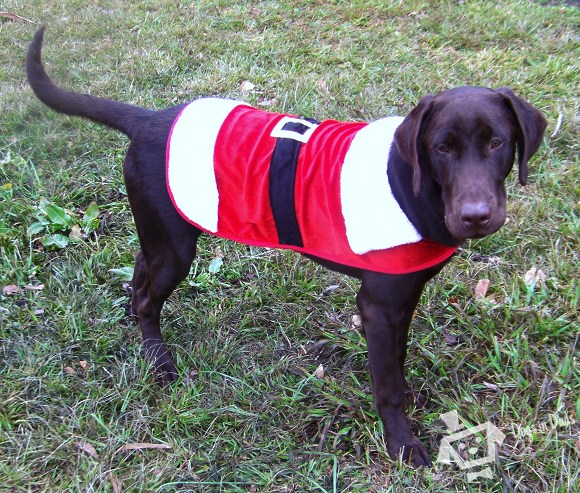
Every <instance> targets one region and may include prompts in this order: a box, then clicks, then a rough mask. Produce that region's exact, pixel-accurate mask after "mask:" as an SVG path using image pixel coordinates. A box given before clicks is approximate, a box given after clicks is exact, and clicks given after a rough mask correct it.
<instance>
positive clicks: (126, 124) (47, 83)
mask: <svg viewBox="0 0 580 493" xmlns="http://www.w3.org/2000/svg"><path fill="white" fill-rule="evenodd" d="M44 30H45V26H43V27H41V28H40V29H39V30H38V31H36V34H35V35H34V39H33V40H32V43H30V46H29V48H28V53H27V55H26V75H27V76H28V83H29V84H30V86H31V87H32V90H33V91H34V94H36V96H37V97H38V99H40V100H41V101H42V102H43V103H44V104H46V105H47V106H48V107H50V108H52V109H53V110H55V111H58V112H59V113H65V114H67V115H76V116H83V117H85V118H88V119H89V120H93V121H95V122H98V123H103V124H105V125H108V126H110V127H113V128H115V129H117V130H120V131H121V132H123V133H124V134H126V135H127V136H129V138H131V137H132V135H133V129H134V128H135V126H136V125H137V123H138V121H139V120H142V119H143V117H147V116H150V115H151V114H153V113H154V111H151V110H148V109H145V108H139V107H137V106H132V105H130V104H126V103H120V102H118V101H112V100H110V99H105V98H99V97H95V96H90V95H88V94H79V93H75V92H70V91H66V90H64V89H61V88H60V87H58V86H56V85H55V84H54V83H53V82H52V80H51V79H50V77H49V76H48V75H47V73H46V71H45V70H44V66H43V65H42V60H41V52H42V39H43V37H44Z"/></svg>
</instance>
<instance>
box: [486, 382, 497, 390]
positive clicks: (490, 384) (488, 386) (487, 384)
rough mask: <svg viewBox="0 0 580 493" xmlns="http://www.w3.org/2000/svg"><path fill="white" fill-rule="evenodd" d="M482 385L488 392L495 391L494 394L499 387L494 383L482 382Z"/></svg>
mask: <svg viewBox="0 0 580 493" xmlns="http://www.w3.org/2000/svg"><path fill="white" fill-rule="evenodd" d="M483 385H485V386H486V387H487V388H488V389H490V390H495V391H496V392H497V391H498V390H499V387H498V386H497V385H496V384H495V383H488V382H483Z"/></svg>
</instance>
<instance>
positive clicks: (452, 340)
mask: <svg viewBox="0 0 580 493" xmlns="http://www.w3.org/2000/svg"><path fill="white" fill-rule="evenodd" d="M443 339H444V340H445V343H446V344H447V345H448V346H455V345H456V344H457V342H458V341H459V337H458V336H456V335H455V334H452V333H451V332H449V331H448V330H447V329H443Z"/></svg>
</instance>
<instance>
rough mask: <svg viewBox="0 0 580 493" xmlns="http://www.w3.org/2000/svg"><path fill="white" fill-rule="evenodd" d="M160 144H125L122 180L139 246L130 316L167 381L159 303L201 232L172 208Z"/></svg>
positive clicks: (171, 372) (171, 369)
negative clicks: (127, 148)
mask: <svg viewBox="0 0 580 493" xmlns="http://www.w3.org/2000/svg"><path fill="white" fill-rule="evenodd" d="M164 156H165V151H164V147H162V146H161V145H155V146H151V145H149V146H148V145H146V144H144V143H140V144H138V145H134V146H132V147H131V148H130V149H129V152H128V154H127V158H126V160H125V169H124V170H125V183H126V186H127V194H128V196H129V202H130V204H131V210H132V212H133V218H134V220H135V225H136V226H137V233H138V234H139V242H140V244H141V250H140V251H139V252H138V253H137V257H136V260H135V270H134V274H133V286H132V288H133V299H132V302H131V308H132V311H133V315H135V316H136V317H137V319H138V320H139V326H140V328H141V334H142V336H143V348H144V351H145V354H146V356H147V357H148V359H149V360H150V361H151V362H152V363H153V366H154V369H155V372H156V374H157V377H158V379H159V380H160V381H161V382H162V383H164V384H166V383H170V382H172V381H174V380H175V379H176V378H177V369H176V367H175V364H174V362H173V360H172V359H171V355H170V353H169V350H168V349H167V346H166V345H165V341H164V340H163V336H162V335H161V328H160V317H161V310H162V308H163V304H164V303H165V301H166V300H167V298H169V296H170V295H171V293H172V292H173V291H174V290H175V288H176V287H177V286H178V285H179V283H180V282H181V281H183V280H184V279H185V277H186V276H187V274H188V273H189V269H190V266H191V263H192V261H193V259H194V257H195V252H196V244H197V239H198V237H199V235H200V234H201V231H200V230H199V229H197V228H196V227H194V226H192V225H191V224H189V223H188V222H187V221H185V220H184V219H183V218H182V217H181V216H180V215H179V214H178V212H177V211H176V210H175V208H174V207H173V204H172V203H171V199H170V197H169V195H168V193H167V189H166V185H165V176H164V166H163V164H162V163H164Z"/></svg>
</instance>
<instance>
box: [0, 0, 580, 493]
mask: <svg viewBox="0 0 580 493" xmlns="http://www.w3.org/2000/svg"><path fill="white" fill-rule="evenodd" d="M0 12H1V13H0V60H2V63H1V64H0V249H1V253H0V286H1V287H2V292H1V294H0V354H1V360H0V491H7V492H8V491H9V492H61V491H62V492H64V491H87V492H91V491H99V492H101V491H103V492H114V493H117V492H121V491H122V492H133V491H144V492H174V491H175V492H186V491H191V492H221V491H223V492H310V491H312V492H315V491H319V492H394V493H399V492H407V491H408V492H455V491H461V492H499V491H505V492H561V493H564V492H571V491H579V490H580V467H579V454H580V374H579V371H578V353H577V351H578V333H579V331H578V326H579V316H578V308H579V306H578V305H579V299H580V284H579V283H578V277H579V274H578V272H579V267H580V265H579V264H580V261H579V251H580V245H579V239H580V238H579V237H580V227H579V226H580V224H579V217H578V216H579V206H580V185H579V183H580V172H579V170H580V166H579V160H578V150H579V149H578V147H579V146H578V137H579V132H578V130H579V115H580V97H579V95H580V86H579V84H578V80H579V75H580V46H579V45H580V34H579V33H580V10H579V9H578V8H577V7H574V6H570V5H567V4H565V3H562V4H560V3H558V2H540V1H524V0H515V1H499V2H495V1H494V2H492V1H475V0H473V1H472V0H465V1H462V2H451V1H433V2H426V1H419V0H409V1H405V2H402V1H386V0H364V1H363V0H350V1H341V0H334V1H323V0H302V1H300V0H279V1H269V0H268V1H247V0H246V1H244V0H239V1H236V2H233V1H227V0H200V1H195V2H178V1H173V2H169V1H160V2H153V1H150V0H135V1H133V2H120V1H112V0H92V1H90V2H81V1H80V0H68V1H63V0H43V1H40V0H26V1H24V0H5V1H4V3H3V4H2V5H0ZM42 23H47V24H48V26H49V28H48V30H47V33H46V37H45V50H44V57H45V62H46V66H47V70H48V71H49V72H50V74H51V75H52V76H53V77H54V78H55V80H57V81H58V82H59V83H61V84H63V85H65V86H67V87H69V88H70V89H73V90H77V91H81V92H90V93H92V94H95V95H101V96H106V97H109V98H113V99H118V100H122V101H125V102H130V103H133V104H137V105H140V106H145V107H149V108H157V109H160V108H164V107H166V106H169V105H173V104H177V103H182V102H186V101H189V100H192V99H194V98H197V97H199V96H201V95H221V96H227V97H233V98H238V99H245V100H247V101H249V102H250V103H252V104H255V105H258V106H260V107H263V108H271V109H272V110H276V111H286V112H290V113H293V114H298V115H303V116H308V117H314V118H317V119H319V120H320V119H324V118H336V119H342V120H373V119H376V118H379V117H381V116H385V115H395V114H399V115H404V114H406V113H407V112H409V111H410V110H411V108H412V107H413V106H414V105H415V104H416V103H417V102H418V100H419V99H420V98H421V97H422V96H423V95H425V94H427V93H436V92H438V91H441V90H444V89H447V88H450V87H453V86H457V85H484V86H490V87H499V86H504V85H507V86H510V87H511V88H512V89H513V90H514V91H515V92H516V93H517V94H518V95H520V96H522V97H524V98H525V99H526V100H528V101H530V102H531V103H533V104H535V105H536V106H537V107H539V108H540V109H541V110H542V112H543V113H544V114H545V116H546V118H547V119H548V121H549V125H548V129H547V131H546V136H545V139H544V143H543V144H542V146H541V148H540V150H539V152H538V154H537V155H536V156H535V157H534V158H533V159H532V161H531V163H530V167H531V171H530V183H529V184H528V185H527V186H526V187H520V186H519V185H518V183H517V177H516V176H515V174H513V175H512V176H511V177H510V178H509V180H508V181H509V183H508V193H509V208H508V216H509V221H508V223H507V224H506V225H505V226H504V227H503V228H502V229H501V230H500V231H499V232H498V233H496V234H495V235H493V236H491V237H488V238H485V239H482V240H478V241H470V242H468V243H467V244H466V245H465V246H464V247H463V248H462V249H461V250H460V251H459V253H458V255H457V256H456V258H455V260H454V261H453V262H452V263H451V264H450V265H448V266H447V267H446V268H445V269H444V270H443V272H442V273H441V274H440V275H439V277H438V278H437V280H436V281H432V282H431V283H430V284H429V285H428V288H427V289H426V291H425V293H424V295H423V298H422V301H421V304H420V306H419V307H418V309H417V313H416V316H415V318H414V320H413V324H412V332H411V334H410V340H409V358H408V368H407V376H408V379H409V382H410V384H411V385H412V387H413V390H414V392H415V394H416V396H417V399H416V404H415V405H414V406H413V407H411V409H410V410H409V415H410V418H411V421H412V424H413V427H414V428H415V429H416V430H417V432H418V433H419V435H420V437H421V438H422V440H424V442H425V443H426V444H427V445H428V447H429V449H430V451H431V456H432V458H433V460H435V459H436V458H437V451H438V448H439V445H440V442H441V440H442V438H444V437H446V436H447V435H448V434H449V431H448V429H447V427H446V424H445V423H444V422H443V421H442V420H441V419H440V415H441V414H443V413H447V412H450V411H457V413H458V415H459V417H460V421H461V422H462V423H463V425H464V426H466V427H469V426H470V425H476V424H479V423H485V422H490V423H492V424H493V425H494V426H496V427H497V428H498V429H499V430H501V432H502V433H503V434H504V435H505V439H504V440H503V443H502V445H501V447H499V448H498V453H497V454H496V456H495V458H494V461H493V463H491V464H489V468H490V471H491V474H490V475H491V477H490V478H488V479H486V478H477V479H475V480H473V481H472V482H469V481H468V477H467V472H473V470H469V471H466V470H461V469H460V468H459V467H458V465H457V464H456V463H452V464H445V463H435V465H434V467H432V468H428V469H420V470H414V469H412V468H410V467H408V466H407V465H405V464H400V463H398V462H396V461H392V460H391V459H389V457H388V456H387V454H386V447H385V443H384V441H383V439H382V432H381V424H380V422H379V421H378V417H377V415H376V411H375V409H374V407H373V401H372V396H371V393H370V377H369V375H368V368H367V358H366V345H365V342H364V338H363V336H362V335H361V333H360V331H359V330H358V328H357V317H356V315H357V312H356V306H355V303H354V295H355V293H356V290H357V287H358V283H357V282H356V281H355V280H352V279H348V278H346V277H343V276H340V275H338V274H334V273H331V272H328V271H326V270H324V269H322V268H320V267H317V266H315V265H314V264H312V263H309V262H308V261H307V260H305V259H303V258H302V257H300V256H299V255H296V254H293V253H289V252H280V251H270V250H263V249H257V248H249V247H244V246H239V245H234V244H232V243H229V242H226V241H222V240H219V239H213V238H209V237H204V238H203V240H202V241H201V245H200V250H199V257H198V259H197V260H196V262H195V263H194V265H193V266H192V270H191V274H190V276H189V277H188V279H187V280H186V281H185V282H184V283H183V284H182V285H181V286H180V288H179V290H178V291H177V292H176V293H175V294H174V295H173V296H172V298H171V299H170V301H169V302H168V304H167V305H166V308H165V310H164V318H163V329H164V334H165V337H166V340H167V341H168V343H169V345H170V346H171V348H172V351H173V354H174V356H175V358H176V361H177V364H178V367H179V370H180V373H181V377H180V380H179V382H178V383H177V384H176V385H174V386H173V387H171V388H165V389H162V388H159V387H158V386H157V385H156V384H155V382H154V378H153V376H152V373H151V369H150V367H149V366H148V364H147V362H146V361H145V360H144V359H143V358H142V355H141V352H140V333H139V329H138V327H137V326H136V325H135V324H134V322H133V321H132V320H131V318H130V317H129V316H128V303H129V293H130V283H129V282H128V279H129V278H130V273H131V268H132V263H133V258H134V255H135V252H136V250H137V249H138V242H137V237H136V233H135V229H134V226H133V222H132V219H131V215H130V211H129V208H128V203H127V199H126V192H125V188H124V184H123V180H122V166H121V163H122V159H123V153H124V150H125V149H126V146H127V140H126V138H125V137H124V136H123V135H120V134H118V133H115V132H113V131H111V130H108V129H106V128H103V127H99V126H98V125H95V124H93V123H90V122H87V121H84V120H81V119H73V118H69V117H65V116H62V115H58V114H56V113H54V112H52V111H50V110H48V109H47V108H45V107H44V106H43V105H42V104H41V103H40V102H39V101H38V100H36V99H35V97H34V96H33V94H32V92H31V90H30V88H29V87H28V85H27V83H26V80H25V74H24V67H23V65H24V54H25V50H26V47H27V45H28V42H29V41H30V39H31V38H32V35H33V33H34V31H35V30H36V29H37V27H38V26H39V25H40V24H42ZM486 280H488V281H489V285H487V281H486ZM485 286H487V289H486V290H482V289H481V288H482V287H485ZM320 365H322V366H320ZM466 453H467V452H466ZM475 469H477V470H478V471H479V470H480V469H481V467H480V468H475Z"/></svg>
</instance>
